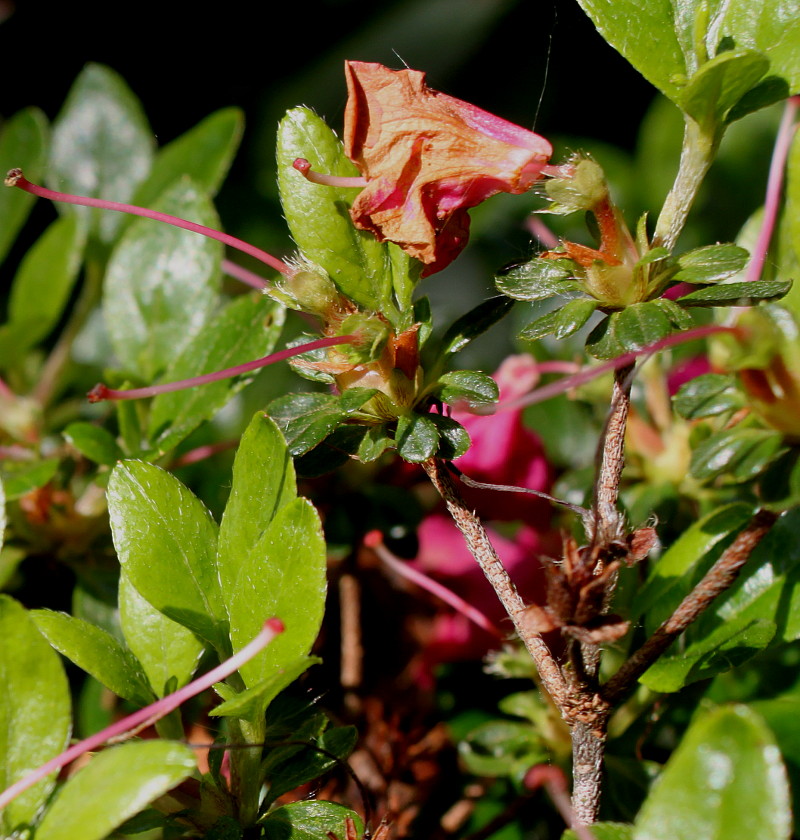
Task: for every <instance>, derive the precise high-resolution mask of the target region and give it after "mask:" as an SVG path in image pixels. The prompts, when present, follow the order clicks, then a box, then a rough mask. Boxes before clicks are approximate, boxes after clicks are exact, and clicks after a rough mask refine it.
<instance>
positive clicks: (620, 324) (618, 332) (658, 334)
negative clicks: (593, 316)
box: [614, 301, 672, 351]
mask: <svg viewBox="0 0 800 840" xmlns="http://www.w3.org/2000/svg"><path fill="white" fill-rule="evenodd" d="M671 333H672V323H671V321H670V319H669V318H668V317H667V315H665V314H664V311H663V310H662V309H661V308H660V307H659V306H657V305H656V304H655V303H653V302H649V301H648V302H646V303H634V304H632V305H631V306H626V307H625V309H623V310H622V311H621V312H619V313H617V318H616V320H615V333H614V335H615V338H616V340H617V342H619V344H620V345H621V346H622V348H623V349H624V350H626V351H633V350H641V349H642V348H643V347H647V346H648V345H649V344H654V343H655V342H656V341H660V340H661V339H662V338H665V337H666V336H668V335H670V334H671Z"/></svg>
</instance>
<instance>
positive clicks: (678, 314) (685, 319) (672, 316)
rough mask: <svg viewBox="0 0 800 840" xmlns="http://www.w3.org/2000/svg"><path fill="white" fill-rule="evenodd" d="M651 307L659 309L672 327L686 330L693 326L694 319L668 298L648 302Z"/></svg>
mask: <svg viewBox="0 0 800 840" xmlns="http://www.w3.org/2000/svg"><path fill="white" fill-rule="evenodd" d="M650 305H651V306H655V307H656V308H657V309H660V310H661V311H662V312H663V313H664V314H665V315H666V316H667V318H668V319H669V321H670V323H671V324H672V326H673V327H676V328H677V329H679V330H688V329H691V328H692V327H694V326H695V321H694V318H692V316H691V314H690V313H689V312H687V311H686V310H685V309H681V307H680V306H678V304H677V303H675V301H674V300H670V299H669V298H657V299H656V300H653V301H650Z"/></svg>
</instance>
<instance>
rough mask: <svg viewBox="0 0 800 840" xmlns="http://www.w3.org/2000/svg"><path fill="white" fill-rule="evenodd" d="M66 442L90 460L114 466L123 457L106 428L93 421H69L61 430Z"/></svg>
mask: <svg viewBox="0 0 800 840" xmlns="http://www.w3.org/2000/svg"><path fill="white" fill-rule="evenodd" d="M63 435H64V438H65V439H66V441H67V443H69V445H70V446H72V447H73V448H74V449H76V450H77V451H78V452H80V453H81V455H83V456H84V457H86V458H88V459H89V460H90V461H94V462H95V463H97V464H106V465H107V466H110V467H111V466H114V464H116V463H117V461H119V460H120V458H122V457H123V455H122V450H121V449H120V447H119V445H118V444H117V442H116V440H114V436H113V435H112V434H111V432H109V431H108V429H104V428H103V427H102V426H95V424H94V423H85V422H83V421H78V422H75V423H70V424H69V426H67V428H66V429H64V431H63Z"/></svg>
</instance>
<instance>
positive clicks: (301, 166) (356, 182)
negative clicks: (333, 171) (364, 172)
mask: <svg viewBox="0 0 800 840" xmlns="http://www.w3.org/2000/svg"><path fill="white" fill-rule="evenodd" d="M292 166H293V167H294V168H295V169H296V170H297V171H298V172H299V173H300V174H301V175H302V176H303V177H304V178H305V179H306V180H307V181H311V183H312V184H322V185H323V186H324V187H356V188H357V189H363V188H364V187H366V186H367V179H366V178H362V177H361V176H360V175H353V176H349V177H348V176H345V175H323V174H322V172H314V170H313V169H312V168H311V164H310V163H309V162H308V161H307V160H306V159H305V158H297V160H296V161H295V162H294V163H293V164H292Z"/></svg>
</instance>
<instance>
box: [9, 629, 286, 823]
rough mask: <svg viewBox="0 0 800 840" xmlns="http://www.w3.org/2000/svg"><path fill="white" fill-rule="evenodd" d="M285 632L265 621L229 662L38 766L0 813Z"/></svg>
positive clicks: (164, 712) (174, 706) (14, 789)
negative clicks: (66, 768)
mask: <svg viewBox="0 0 800 840" xmlns="http://www.w3.org/2000/svg"><path fill="white" fill-rule="evenodd" d="M283 631H284V626H283V622H282V621H281V620H280V619H279V618H270V619H269V620H268V621H266V622H264V626H263V627H262V628H261V632H260V633H259V634H258V635H257V636H256V637H255V638H254V639H253V640H252V641H251V642H248V643H247V644H246V645H245V646H244V647H243V648H242V649H241V650H240V651H238V652H237V653H235V654H234V655H233V656H231V658H230V659H226V660H225V661H224V662H223V663H222V664H221V665H218V666H217V667H216V668H213V669H212V670H211V671H209V672H208V673H207V674H204V675H203V676H202V677H199V678H198V679H196V680H194V681H193V682H190V683H189V684H188V685H185V686H184V687H183V688H181V689H179V690H178V691H175V692H173V693H172V694H168V695H167V696H166V697H164V698H162V699H161V700H159V701H157V702H156V703H152V704H151V705H149V706H145V707H144V708H143V709H139V711H138V712H134V713H133V714H132V715H128V717H126V718H123V719H122V720H119V721H117V722H116V723H113V724H111V726H108V727H106V728H105V729H103V730H102V731H101V732H97V733H96V734H94V735H91V736H90V737H88V738H86V739H84V740H83V741H79V742H78V743H77V744H73V746H71V747H70V748H69V749H68V750H65V751H64V752H63V753H61V754H60V755H57V756H56V757H55V758H51V759H50V761H48V762H47V763H45V764H43V765H42V766H41V767H37V768H36V770H34V771H33V772H32V773H29V774H28V775H27V776H25V777H24V778H22V779H20V780H19V781H18V782H15V783H14V784H13V785H11V786H10V787H8V788H6V790H4V791H3V793H1V794H0V810H2V809H3V808H5V806H6V805H8V803H9V802H11V801H12V800H14V799H15V798H16V797H17V796H19V795H20V794H21V793H22V792H23V791H25V790H27V789H28V788H30V787H32V786H33V785H35V784H36V783H37V782H39V781H41V780H42V779H44V778H45V777H46V776H48V775H49V774H50V773H52V772H53V771H54V770H60V769H61V768H62V767H64V766H66V765H67V764H69V763H70V762H71V761H74V760H75V759H76V758H78V756H81V755H83V754H84V753H86V752H89V751H90V750H94V749H97V748H98V747H100V746H102V745H103V744H105V743H107V742H108V741H110V740H112V739H118V738H120V736H123V735H125V734H126V733H133V732H136V731H138V730H139V729H141V728H142V727H143V726H149V725H150V724H151V723H154V722H155V721H157V720H160V719H161V718H163V717H164V716H165V715H168V714H169V713H170V712H172V711H173V710H175V709H177V708H178V706H180V705H181V704H182V703H185V702H186V701H187V700H188V699H189V698H190V697H194V696H195V695H197V694H200V692H201V691H205V690H206V689H207V688H211V686H212V685H214V683H218V682H220V681H221V680H224V679H226V678H227V677H229V676H230V675H231V674H233V673H234V672H235V671H238V670H239V668H241V667H242V665H244V663H245V662H247V661H249V660H250V659H252V658H253V657H254V656H255V655H256V654H257V653H259V652H260V651H262V650H263V649H264V648H265V647H266V646H267V645H268V644H269V643H270V642H271V641H272V640H273V639H274V638H275V637H276V636H278V635H279V634H280V633H283Z"/></svg>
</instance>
